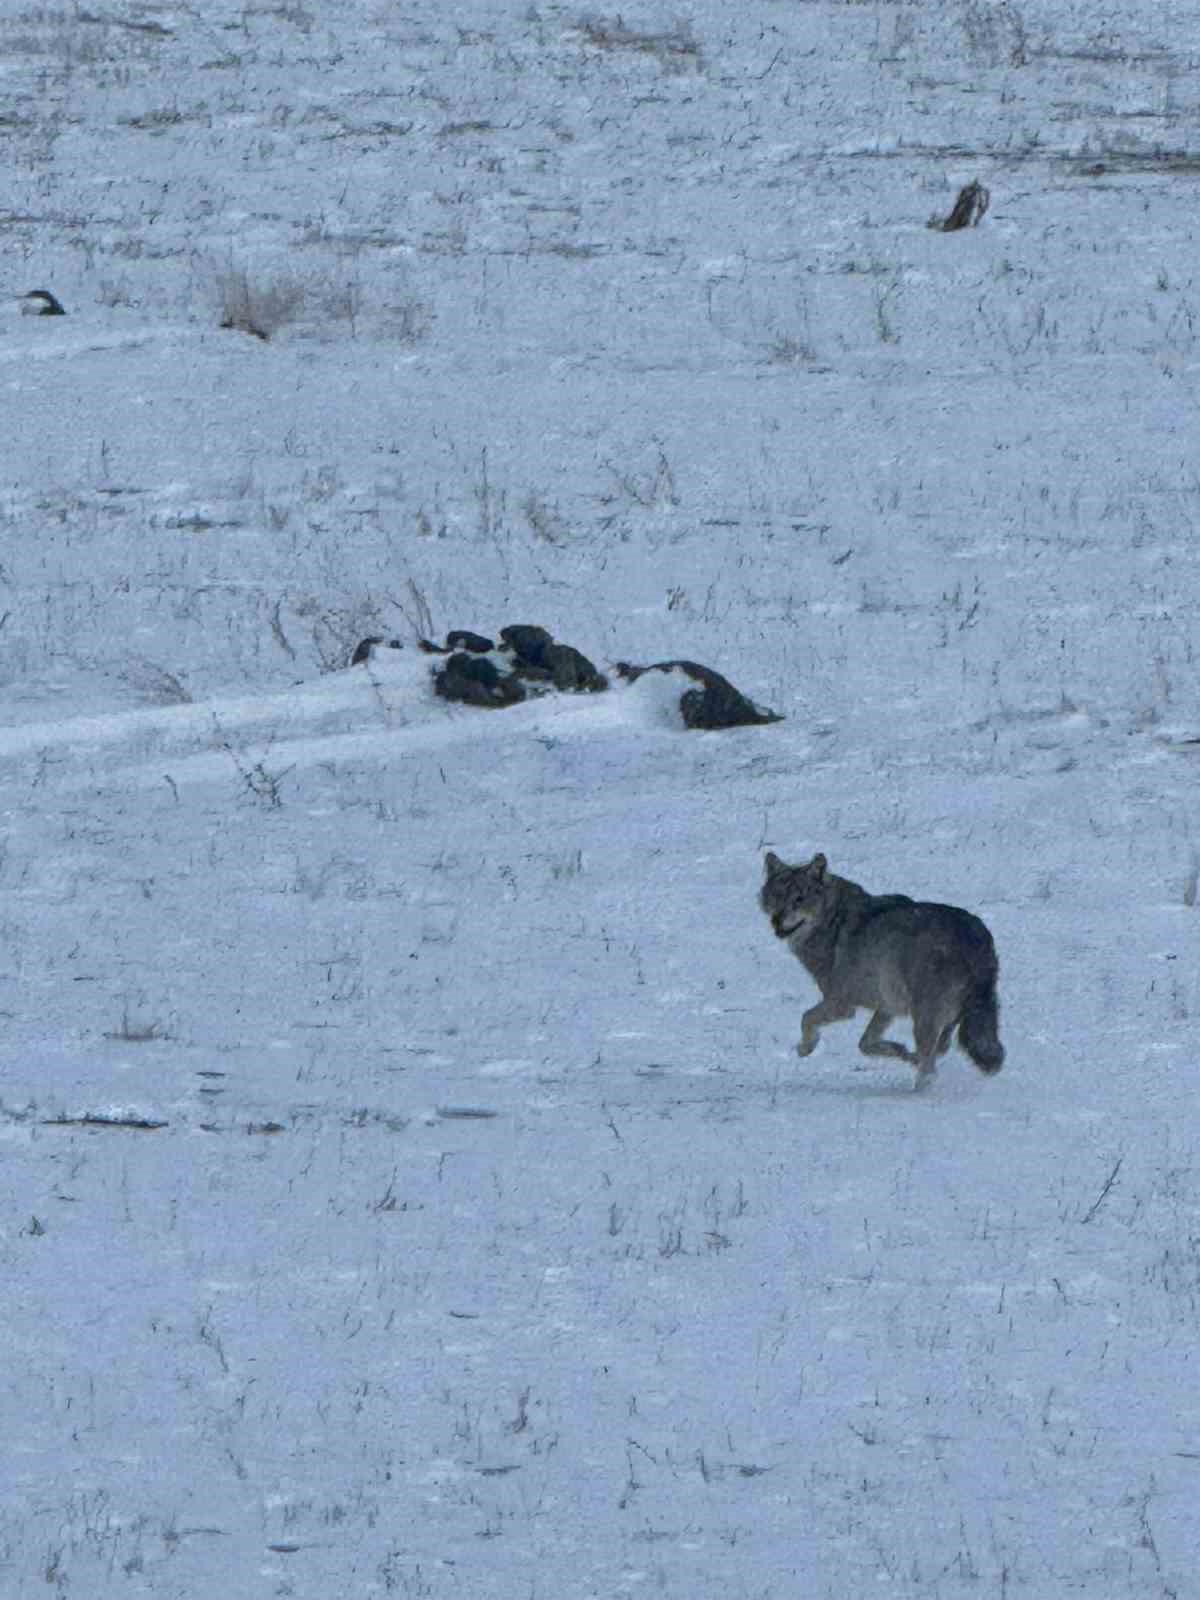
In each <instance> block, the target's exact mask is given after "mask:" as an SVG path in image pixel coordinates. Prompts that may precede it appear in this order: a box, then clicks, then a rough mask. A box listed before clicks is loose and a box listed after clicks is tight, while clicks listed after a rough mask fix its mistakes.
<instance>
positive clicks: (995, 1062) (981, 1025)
mask: <svg viewBox="0 0 1200 1600" xmlns="http://www.w3.org/2000/svg"><path fill="white" fill-rule="evenodd" d="M999 1022H1000V1013H999V1006H998V1004H997V1000H996V978H995V975H994V974H993V975H992V976H990V977H987V978H983V979H981V980H980V982H979V983H977V984H976V985H975V988H974V989H973V990H972V991H971V993H970V995H969V996H968V997H967V1003H966V1006H965V1008H964V1009H963V1014H962V1017H961V1018H960V1019H959V1024H958V1042H959V1044H960V1045H962V1047H963V1049H964V1050H965V1051H966V1052H967V1054H968V1055H969V1056H970V1058H971V1060H972V1061H973V1062H974V1063H975V1065H976V1066H977V1067H978V1068H979V1070H980V1072H999V1071H1000V1068H1001V1067H1002V1066H1003V1065H1004V1046H1003V1045H1002V1044H1001V1043H1000V1035H999V1033H998V1032H997V1028H998V1026H999Z"/></svg>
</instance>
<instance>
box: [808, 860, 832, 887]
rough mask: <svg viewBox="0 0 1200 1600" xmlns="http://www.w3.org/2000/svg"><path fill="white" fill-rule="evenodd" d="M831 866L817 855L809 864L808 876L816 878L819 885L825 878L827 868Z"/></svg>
mask: <svg viewBox="0 0 1200 1600" xmlns="http://www.w3.org/2000/svg"><path fill="white" fill-rule="evenodd" d="M828 865H829V863H828V861H826V859H825V857H824V856H821V855H817V856H814V857H813V858H812V860H811V861H810V862H809V863H808V875H809V877H810V878H815V879H816V880H817V882H818V883H820V881H821V879H822V878H823V877H824V876H825V868H826V867H827V866H828Z"/></svg>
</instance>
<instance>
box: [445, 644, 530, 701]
mask: <svg viewBox="0 0 1200 1600" xmlns="http://www.w3.org/2000/svg"><path fill="white" fill-rule="evenodd" d="M433 688H434V692H435V693H436V694H440V695H441V697H442V699H443V700H458V701H461V702H462V703H463V704H464V705H468V706H486V707H489V708H491V709H496V708H498V707H501V706H513V705H517V704H518V703H519V702H520V701H522V700H524V698H525V689H524V686H523V685H522V684H520V683H518V682H517V680H516V679H515V678H514V677H512V676H511V675H509V674H507V673H502V672H501V671H500V669H499V668H498V667H497V666H496V663H495V662H494V661H489V660H488V659H487V657H486V656H472V655H468V654H467V653H466V651H463V650H459V651H455V653H454V654H453V655H452V656H449V657H448V658H447V660H446V664H445V666H444V667H442V668H440V669H439V671H438V672H436V673H435V674H434V679H433Z"/></svg>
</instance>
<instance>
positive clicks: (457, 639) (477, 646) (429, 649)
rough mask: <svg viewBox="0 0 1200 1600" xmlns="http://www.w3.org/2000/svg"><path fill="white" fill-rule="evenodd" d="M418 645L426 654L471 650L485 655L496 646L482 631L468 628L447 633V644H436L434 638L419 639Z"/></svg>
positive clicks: (442, 654) (475, 653) (434, 654)
mask: <svg viewBox="0 0 1200 1600" xmlns="http://www.w3.org/2000/svg"><path fill="white" fill-rule="evenodd" d="M417 646H418V648H419V649H421V650H424V651H425V653H426V655H431V656H448V655H451V654H453V652H454V651H455V650H469V651H470V652H471V653H472V654H473V655H485V654H486V653H487V651H489V650H494V649H495V648H496V646H495V644H494V642H493V641H492V640H491V639H485V638H484V636H483V634H482V633H472V632H471V631H470V630H469V629H467V628H454V629H452V630H451V632H449V633H448V634H447V635H446V642H445V644H434V643H433V641H432V639H418V640H417Z"/></svg>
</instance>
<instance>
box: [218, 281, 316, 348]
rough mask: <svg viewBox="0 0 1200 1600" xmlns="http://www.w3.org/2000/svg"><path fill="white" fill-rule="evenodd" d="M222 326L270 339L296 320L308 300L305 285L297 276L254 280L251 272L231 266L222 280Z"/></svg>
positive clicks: (264, 339)
mask: <svg viewBox="0 0 1200 1600" xmlns="http://www.w3.org/2000/svg"><path fill="white" fill-rule="evenodd" d="M217 289H218V298H219V308H220V321H219V322H218V327H221V328H231V329H235V330H236V331H237V332H238V333H248V334H250V335H251V336H252V337H253V338H255V339H262V340H263V341H264V342H266V341H267V340H269V339H270V338H271V337H272V336H273V335H274V334H276V333H278V332H279V330H280V328H282V327H284V326H286V324H287V323H289V322H294V321H295V319H296V316H297V314H298V313H299V310H300V307H301V305H302V304H303V301H304V288H303V286H302V285H301V284H300V283H299V282H297V280H296V279H294V278H287V277H282V278H276V279H273V280H270V279H268V280H265V281H264V282H262V283H255V282H252V281H251V279H250V277H249V274H248V273H246V272H244V271H241V270H239V269H233V268H231V269H230V270H229V271H228V272H225V273H223V274H222V275H221V278H220V279H219V281H218V285H217Z"/></svg>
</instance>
